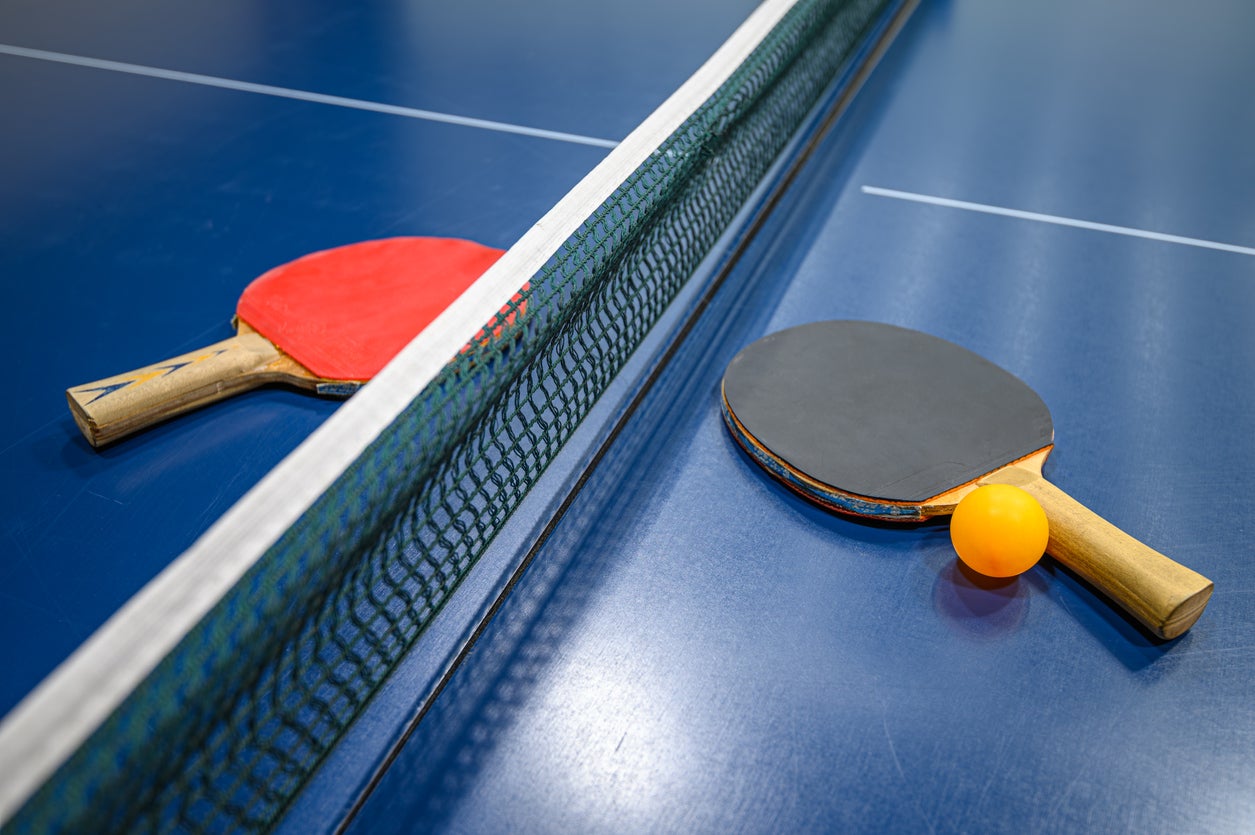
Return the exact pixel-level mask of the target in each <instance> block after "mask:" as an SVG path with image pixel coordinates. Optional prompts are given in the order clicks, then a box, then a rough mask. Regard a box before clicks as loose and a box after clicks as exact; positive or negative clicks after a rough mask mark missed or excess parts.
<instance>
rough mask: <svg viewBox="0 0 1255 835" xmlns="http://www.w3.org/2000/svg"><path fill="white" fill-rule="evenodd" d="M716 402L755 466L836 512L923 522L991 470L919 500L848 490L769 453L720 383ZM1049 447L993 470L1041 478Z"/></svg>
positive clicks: (950, 507) (950, 508) (945, 511)
mask: <svg viewBox="0 0 1255 835" xmlns="http://www.w3.org/2000/svg"><path fill="white" fill-rule="evenodd" d="M719 406H720V412H722V414H723V422H724V425H725V426H727V427H728V432H729V433H730V434H731V435H732V437H733V439H734V440H735V441H736V442H737V445H738V446H740V447H741V449H742V450H744V451H745V452H746V454H747V455H749V457H750V458H751V459H753V461H754V463H756V464H758V466H760V467H762V468H763V469H764V470H766V471H767V472H768V473H769V474H770V475H771V476H773V477H774V478H775V479H776V480H777V481H779V482H780V483H781V484H783V485H784V486H786V487H788V488H789V489H790V490H792V491H793V492H795V493H797V494H798V495H800V496H802V497H803V498H805V499H808V500H809V501H812V502H814V503H815V504H818V505H820V506H821V507H823V508H826V509H827V510H831V511H835V512H837V513H842V514H846V515H850V516H858V517H860V518H864V519H880V520H882V521H886V522H924V521H927V520H929V519H932V518H933V517H935V516H948V515H950V514H951V513H953V512H954V507H955V505H957V504H958V503H959V500H960V499H962V498H963V497H964V496H965V495H967V494H968V493H969V492H971V491H972V490H974V489H975V488H976V487H977V485H978V484H979V483H980V482H981V481H982V480H984V479H986V478H988V477H989V476H990V475H991V473H982V474H981V475H980V476H978V477H976V478H974V479H972V480H971V481H968V482H965V483H963V484H960V485H958V486H956V487H954V488H952V489H950V490H947V491H946V492H944V493H939V494H938V495H936V496H932V497H930V498H927V499H924V500H922V501H919V502H903V501H894V500H892V499H881V498H877V497H875V496H861V495H858V494H856V493H849V492H846V491H844V490H838V489H837V488H835V487H832V486H830V485H827V484H824V483H823V482H820V481H816V480H815V479H813V478H811V477H810V476H808V475H806V474H805V473H803V472H801V471H800V470H798V469H796V468H795V467H793V466H791V465H790V464H789V463H788V462H786V461H784V460H782V459H781V458H779V457H777V456H776V455H774V454H772V452H771V451H770V450H768V449H767V448H766V447H764V446H763V445H762V444H760V443H759V442H758V439H756V438H755V437H754V436H753V435H752V434H750V432H749V430H747V429H746V428H745V427H744V426H743V425H742V424H741V422H740V420H738V419H737V417H736V415H735V414H733V412H732V407H731V406H730V405H729V404H728V398H727V395H726V394H725V393H724V391H723V386H722V384H721V385H720V396H719ZM1052 449H1054V444H1048V445H1046V446H1044V447H1042V448H1041V449H1036V450H1033V451H1032V452H1030V453H1029V454H1027V455H1025V456H1022V457H1021V458H1017V459H1016V460H1014V461H1011V462H1009V463H1007V464H1005V465H1003V466H1002V467H999V468H997V470H995V472H997V471H1000V470H1003V469H1007V468H1011V467H1017V466H1018V467H1025V468H1028V469H1032V470H1035V471H1036V475H1037V477H1038V478H1040V477H1041V464H1042V462H1043V461H1044V460H1045V459H1046V456H1047V455H1049V453H1050V451H1051V450H1052Z"/></svg>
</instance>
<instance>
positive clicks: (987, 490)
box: [950, 484, 1050, 577]
mask: <svg viewBox="0 0 1255 835" xmlns="http://www.w3.org/2000/svg"><path fill="white" fill-rule="evenodd" d="M1049 536H1050V524H1049V523H1048V522H1047V521H1046V511H1044V510H1042V509H1041V505H1039V504H1038V503H1037V500H1036V499H1034V498H1033V497H1032V496H1030V495H1029V494H1028V493H1026V492H1024V491H1023V490H1021V489H1020V488H1018V487H1012V486H1011V485H1009V484H987V485H985V486H983V487H977V488H976V489H975V490H973V491H972V492H971V493H968V494H967V495H966V496H964V497H963V499H962V500H961V501H960V502H959V504H958V506H957V507H955V509H954V515H953V516H952V517H951V518H950V541H951V542H952V543H954V550H955V551H957V552H958V554H959V559H961V560H963V562H964V563H966V564H967V566H968V567H969V568H971V569H972V570H973V571H979V572H980V573H981V574H984V575H986V576H989V577H1014V576H1015V575H1017V574H1022V573H1024V572H1025V571H1028V570H1029V569H1030V568H1032V567H1033V566H1034V565H1036V564H1037V561H1038V560H1039V559H1041V555H1042V554H1044V553H1045V552H1046V540H1047V539H1048V538H1049Z"/></svg>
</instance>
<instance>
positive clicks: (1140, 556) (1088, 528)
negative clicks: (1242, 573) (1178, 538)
mask: <svg viewBox="0 0 1255 835" xmlns="http://www.w3.org/2000/svg"><path fill="white" fill-rule="evenodd" d="M988 480H990V481H997V482H1001V483H1004V484H1013V485H1015V486H1016V487H1020V488H1022V489H1024V490H1025V491H1027V492H1028V493H1029V494H1031V495H1032V496H1033V498H1035V499H1037V501H1038V502H1039V503H1040V504H1041V506H1042V508H1043V509H1044V510H1045V511H1046V518H1047V519H1048V520H1049V521H1050V542H1049V544H1048V545H1047V546H1046V551H1047V552H1048V553H1049V554H1050V555H1051V556H1053V557H1054V558H1055V559H1056V560H1058V561H1059V562H1061V563H1063V564H1064V565H1065V566H1067V567H1068V568H1070V569H1071V570H1072V571H1074V572H1076V573H1077V574H1079V575H1080V576H1081V577H1083V578H1085V579H1086V580H1087V581H1089V583H1090V584H1092V585H1093V586H1094V587H1095V588H1096V589H1098V590H1099V591H1101V592H1102V593H1103V594H1105V595H1107V596H1108V597H1110V598H1111V599H1112V600H1114V601H1115V602H1116V603H1119V604H1120V606H1122V607H1123V608H1124V610H1125V611H1127V612H1128V613H1129V614H1130V615H1132V616H1133V617H1135V618H1137V620H1139V621H1140V622H1141V623H1142V624H1144V625H1145V626H1146V628H1147V629H1149V630H1150V631H1151V632H1153V633H1155V634H1156V635H1158V636H1159V637H1161V638H1175V637H1177V636H1178V635H1181V634H1182V633H1184V632H1185V631H1186V630H1187V629H1189V628H1190V627H1191V626H1193V625H1194V622H1195V621H1196V620H1198V618H1199V615H1201V614H1202V613H1203V609H1204V608H1205V607H1206V606H1207V601H1208V600H1209V599H1210V598H1211V592H1212V582H1211V580H1208V579H1207V578H1206V577H1204V576H1203V575H1201V574H1199V573H1198V572H1196V571H1193V570H1191V569H1189V568H1186V567H1185V566H1183V565H1181V564H1180V563H1177V562H1173V561H1172V560H1170V559H1169V558H1168V557H1165V556H1164V555H1163V554H1161V553H1159V552H1158V551H1156V550H1154V549H1153V548H1151V547H1149V546H1147V545H1145V544H1143V543H1141V542H1138V541H1137V540H1136V539H1134V538H1133V537H1131V536H1129V535H1128V534H1127V533H1125V532H1124V531H1122V530H1120V529H1119V528H1117V527H1116V526H1115V525H1113V524H1111V523H1110V522H1108V521H1106V520H1105V519H1103V518H1102V517H1101V516H1099V515H1098V514H1096V513H1094V512H1093V511H1092V510H1090V509H1089V508H1087V507H1085V506H1084V505H1082V504H1081V503H1080V502H1078V501H1077V500H1076V499H1073V498H1072V497H1071V496H1069V495H1068V494H1067V493H1064V492H1063V491H1062V490H1060V489H1059V488H1058V487H1055V486H1054V485H1053V484H1051V483H1050V482H1048V481H1046V480H1045V479H1044V478H1042V477H1041V476H1039V475H1036V474H1030V473H1027V472H1025V471H1023V470H1017V469H1016V468H1009V469H1008V470H1005V471H1003V472H1002V473H999V474H997V475H995V476H993V477H992V478H991V479H988ZM984 481H986V480H982V483H984Z"/></svg>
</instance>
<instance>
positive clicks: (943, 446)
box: [723, 321, 1212, 638]
mask: <svg viewBox="0 0 1255 835" xmlns="http://www.w3.org/2000/svg"><path fill="white" fill-rule="evenodd" d="M723 415H724V420H725V421H726V423H727V425H728V428H729V429H730V430H731V432H732V435H733V437H735V438H736V440H737V442H738V443H739V444H740V445H741V446H742V447H743V448H744V449H745V451H746V452H747V453H748V454H749V455H750V457H751V458H753V460H754V461H755V462H757V463H758V464H759V465H761V466H762V467H763V468H764V469H765V470H766V471H767V472H768V473H770V474H771V475H772V476H774V477H776V478H777V479H779V480H780V481H781V482H783V483H784V484H785V485H787V486H788V487H790V488H791V489H793V490H795V491H796V492H798V493H800V494H801V495H803V496H805V497H806V498H808V499H811V500H813V501H815V502H818V503H819V504H821V505H823V506H825V507H827V508H829V509H832V510H836V511H840V512H843V513H849V514H854V515H856V516H863V517H870V518H875V519H887V520H893V521H921V520H924V519H928V518H931V517H933V516H941V515H947V514H950V513H952V512H953V511H954V507H955V505H956V504H958V502H959V500H960V499H961V498H962V497H963V496H965V495H966V494H967V493H968V492H970V491H972V490H973V489H975V488H976V487H977V486H979V485H981V484H992V483H1000V484H1012V485H1015V486H1017V487H1021V488H1023V489H1024V490H1026V491H1028V493H1030V494H1031V495H1032V496H1033V497H1034V498H1036V499H1037V501H1038V502H1039V503H1040V504H1041V506H1042V508H1043V509H1045V511H1046V516H1047V518H1048V519H1049V521H1050V541H1049V545H1048V546H1047V549H1046V550H1047V553H1049V554H1050V555H1052V556H1053V557H1054V558H1055V559H1057V560H1058V561H1059V562H1061V563H1062V564H1063V565H1065V566H1067V567H1068V568H1070V569H1071V570H1072V571H1074V572H1075V573H1077V574H1078V575H1080V576H1081V577H1083V578H1084V579H1085V580H1087V581H1088V582H1089V583H1091V584H1092V585H1093V586H1094V587H1095V588H1096V589H1098V590H1099V591H1101V592H1102V593H1103V594H1105V595H1107V596H1108V597H1110V598H1111V599H1112V600H1114V601H1115V602H1117V603H1118V604H1120V606H1122V607H1123V608H1124V609H1125V610H1126V611H1127V612H1128V613H1129V614H1131V615H1132V616H1133V617H1134V618H1136V619H1137V620H1138V621H1140V622H1141V623H1142V624H1144V625H1145V626H1146V627H1147V628H1148V629H1150V631H1151V632H1153V633H1154V634H1156V635H1158V636H1160V637H1162V638H1174V637H1177V636H1178V635H1180V634H1182V633H1183V632H1185V631H1186V630H1187V629H1189V628H1190V627H1191V626H1192V625H1193V624H1194V622H1195V621H1196V620H1198V617H1199V615H1201V614H1202V612H1203V609H1204V607H1205V606H1206V605H1207V601H1208V599H1209V598H1210V597H1211V592H1212V583H1211V581H1210V580H1208V579H1207V578H1206V577H1203V576H1202V575H1200V574H1198V573H1197V572H1195V571H1192V570H1191V569H1189V568H1186V567H1185V566H1183V565H1180V564H1178V563H1176V562H1173V561H1172V560H1170V559H1168V558H1167V557H1165V556H1164V555H1163V554H1160V553H1159V552H1157V551H1155V550H1153V549H1151V548H1149V547H1148V546H1146V545H1144V544H1142V543H1141V542H1138V541H1137V540H1136V539H1134V538H1133V537H1131V536H1129V535H1128V534H1126V533H1124V532H1123V531H1121V530H1119V529H1118V528H1116V527H1115V526H1114V525H1112V524H1111V523H1109V522H1107V521H1105V520H1103V519H1102V518H1101V517H1099V516H1098V515H1096V514H1095V513H1093V512H1092V511H1090V510H1088V509H1087V508H1085V507H1084V506H1082V505H1081V504H1080V503H1078V502H1077V501H1076V500H1074V499H1072V498H1070V497H1069V496H1068V495H1067V494H1065V493H1064V492H1063V491H1061V490H1060V489H1059V488H1057V487H1055V486H1054V485H1052V484H1050V483H1049V482H1048V481H1046V480H1045V479H1044V478H1043V477H1042V474H1041V468H1042V464H1043V462H1044V461H1045V459H1046V456H1047V455H1048V454H1049V453H1050V451H1051V449H1052V448H1053V446H1054V425H1053V423H1052V422H1051V419H1050V412H1049V410H1048V409H1047V408H1046V405H1045V403H1043V402H1042V400H1041V398H1039V397H1038V396H1037V395H1036V394H1035V393H1034V392H1033V390H1032V389H1030V388H1029V387H1028V386H1027V385H1026V384H1025V383H1024V382H1023V381H1021V380H1019V379H1018V378H1016V377H1014V376H1013V375H1011V374H1009V373H1007V372H1006V371H1004V370H1002V369H1001V368H999V367H997V366H996V365H994V364H993V363H990V362H989V361H988V360H985V359H983V358H982V357H980V356H978V355H976V354H974V353H972V352H971V351H968V350H967V349H965V348H961V347H959V346H958V345H955V344H953V343H951V342H947V341H945V340H942V339H938V338H937V337H934V336H929V335H928V334H924V333H920V332H918V331H913V330H907V329H905V328H900V327H896V326H893V325H886V324H879V323H874V322H855V321H836V322H817V323H814V324H809V325H802V326H800V327H796V328H791V329H788V330H784V331H780V332H779V333H774V334H771V335H770V336H767V337H765V338H763V339H761V340H759V341H758V342H755V343H754V344H752V345H750V346H749V347H747V348H745V349H744V350H743V351H741V353H740V354H738V355H737V356H736V358H734V359H733V360H732V362H731V363H730V364H729V365H728V368H727V371H726V373H725V375H724V378H723Z"/></svg>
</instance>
